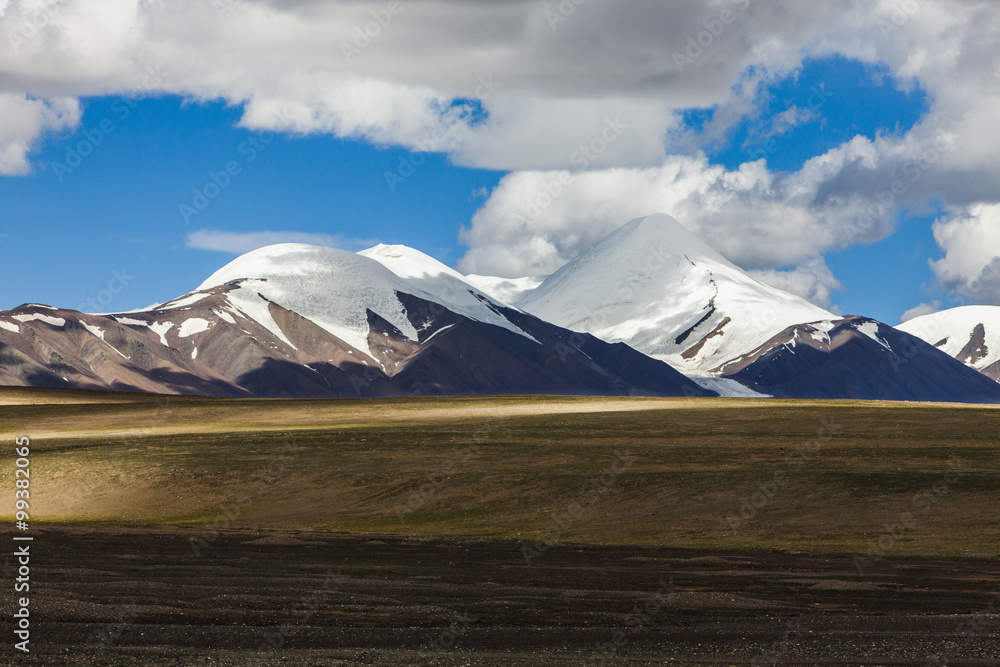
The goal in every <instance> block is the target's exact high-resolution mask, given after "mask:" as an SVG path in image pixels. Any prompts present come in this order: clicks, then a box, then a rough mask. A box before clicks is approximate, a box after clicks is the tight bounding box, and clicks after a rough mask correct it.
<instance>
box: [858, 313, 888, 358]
mask: <svg viewBox="0 0 1000 667" xmlns="http://www.w3.org/2000/svg"><path fill="white" fill-rule="evenodd" d="M854 328H855V329H856V330H857V331H858V333H861V334H864V335H865V336H868V337H869V338H871V339H872V340H873V341H875V342H876V343H878V344H879V345H881V346H882V347H884V348H885V349H887V350H889V351H890V352H891V351H892V346H891V345H889V343H887V342H886V340H885V339H884V338H882V334H881V333H879V330H878V322H875V321H874V320H868V321H867V322H863V323H861V324H858V325H856V326H855V327H854Z"/></svg>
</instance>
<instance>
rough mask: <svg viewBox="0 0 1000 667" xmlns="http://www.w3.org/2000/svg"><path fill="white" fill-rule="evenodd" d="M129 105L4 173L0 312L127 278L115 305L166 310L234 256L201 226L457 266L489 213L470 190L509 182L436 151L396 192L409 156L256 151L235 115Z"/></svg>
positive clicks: (284, 141)
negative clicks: (410, 251) (234, 169)
mask: <svg viewBox="0 0 1000 667" xmlns="http://www.w3.org/2000/svg"><path fill="white" fill-rule="evenodd" d="M123 99H126V98H118V97H112V98H103V97H102V98H96V99H90V100H87V101H86V105H85V111H84V115H83V120H82V123H81V126H80V129H79V130H77V131H75V132H67V133H64V134H63V135H61V136H58V137H53V138H52V139H51V140H50V141H47V142H46V143H45V145H44V146H42V147H41V150H40V151H38V154H37V156H36V157H35V164H36V167H35V169H34V170H33V172H32V173H31V174H29V175H27V176H19V177H7V178H2V177H0V200H2V201H4V202H5V203H6V205H5V206H4V207H3V210H2V212H0V230H3V232H4V233H6V234H7V237H6V238H5V239H3V247H4V249H5V251H6V252H5V253H4V254H5V257H6V261H5V263H4V267H3V272H4V276H3V284H4V285H5V288H4V291H3V303H2V304H0V308H3V309H9V308H11V307H14V306H17V305H20V304H21V303H26V302H41V303H46V304H54V305H58V306H61V307H69V308H75V307H76V306H77V305H78V304H80V303H81V302H85V301H86V300H87V299H89V298H94V296H95V295H96V294H97V293H98V292H100V291H101V290H103V289H105V288H106V287H107V283H108V282H109V280H111V278H112V271H113V270H120V269H123V268H124V269H126V270H127V273H128V274H129V275H134V276H135V279H134V280H133V281H130V284H129V285H128V287H127V289H126V290H124V291H122V292H121V293H120V294H118V295H117V296H116V297H115V300H114V302H113V304H109V305H108V306H107V307H108V308H109V309H112V310H117V309H123V310H128V309H133V308H139V307H143V306H146V305H149V304H151V303H156V302H163V301H166V300H169V299H171V298H173V297H175V296H177V295H180V294H184V293H186V292H188V291H190V290H192V289H194V288H195V287H197V286H198V284H199V283H201V281H202V280H204V279H205V278H207V277H208V276H209V275H211V274H212V273H213V272H214V271H215V270H216V269H218V268H220V267H221V266H222V265H223V264H225V263H226V262H228V261H229V260H230V259H232V257H233V255H232V254H228V253H224V252H218V251H208V250H200V249H196V248H191V247H188V246H187V245H186V240H187V237H188V235H189V234H191V233H193V232H195V231H197V230H202V229H208V230H216V231H224V232H238V233H246V232H264V231H286V230H293V231H296V232H304V233H309V234H326V235H330V236H332V237H342V238H343V240H344V241H345V244H344V245H345V247H347V248H349V249H352V250H360V249H362V248H363V247H368V245H371V244H374V243H376V242H385V243H403V244H406V245H410V246H413V247H416V248H420V249H421V250H423V251H425V252H427V253H428V254H431V255H434V256H435V257H438V258H440V259H442V260H443V261H446V262H454V260H455V259H457V257H458V254H459V248H458V244H457V230H458V228H459V226H460V225H462V224H463V223H467V222H468V220H469V218H470V217H471V216H472V213H473V212H474V211H475V209H476V208H477V207H478V206H479V205H480V204H481V203H482V198H481V195H476V196H474V195H473V193H475V192H477V191H480V190H481V189H482V188H487V189H490V188H492V187H493V186H495V185H496V183H497V181H498V180H499V178H500V176H501V174H500V173H497V172H490V171H484V170H480V169H464V168H457V167H454V166H451V165H449V164H448V160H447V158H445V157H444V156H442V155H440V154H429V155H427V156H426V162H425V163H424V164H423V165H421V166H420V168H419V169H416V170H415V172H414V174H413V175H412V176H411V177H410V178H408V179H407V180H406V181H405V182H404V183H402V184H398V185H396V188H395V192H392V191H390V188H389V186H388V185H387V183H386V179H385V173H386V172H387V171H391V172H395V171H397V170H398V168H399V164H400V163H399V161H400V159H406V158H408V157H410V155H411V153H409V152H408V151H405V150H401V149H387V148H378V147H374V146H372V145H369V144H366V143H363V142H359V141H351V140H344V139H337V138H333V137H329V136H309V137H295V136H289V135H284V134H277V135H276V136H275V137H274V139H273V140H271V141H270V143H267V144H264V143H260V140H258V143H260V145H261V146H263V148H262V149H261V150H258V149H256V148H255V147H254V145H253V144H252V143H250V142H251V140H252V139H254V137H256V136H258V132H257V131H249V130H245V129H241V128H239V127H237V123H238V121H239V118H240V110H239V109H234V108H227V107H226V106H225V105H224V104H222V103H209V104H185V103H183V101H182V100H181V99H179V98H177V97H175V96H171V97H163V98H157V99H143V100H136V101H135V102H134V103H135V108H134V109H132V108H131V106H129V105H126V104H125V103H124V102H123ZM126 110H127V111H128V112H129V113H128V116H127V117H124V118H122V116H124V114H125V111H126ZM105 119H111V121H112V122H113V123H114V127H115V129H114V130H113V131H112V132H110V133H109V134H107V136H106V137H105V138H103V139H102V140H101V142H100V145H98V146H96V147H95V148H94V150H93V152H92V153H90V154H89V155H87V156H86V157H85V158H83V159H82V160H81V163H80V164H79V166H77V167H75V168H74V169H73V170H72V171H71V172H69V173H65V172H62V171H61V170H59V169H58V168H57V167H56V166H55V163H60V164H63V165H65V164H67V160H68V155H69V151H70V150H72V149H75V148H77V147H79V145H80V143H81V142H86V143H88V144H89V143H93V142H92V141H90V139H93V138H95V137H96V136H97V135H96V134H94V132H95V131H99V129H100V125H101V122H102V121H103V120H105ZM88 132H89V133H90V139H88V136H87V133H88ZM102 134H103V133H102ZM261 139H266V136H265V137H261ZM241 145H242V146H243V147H244V152H243V153H240V150H239V149H240V146H241ZM85 150H86V149H85ZM232 161H235V162H237V163H238V165H239V167H240V171H239V173H238V174H237V175H236V176H234V177H232V178H231V181H230V183H229V185H228V186H227V187H225V188H224V189H221V192H220V193H219V195H218V196H217V197H216V198H214V199H212V200H211V201H210V203H209V205H208V206H207V207H206V208H205V209H204V210H202V211H199V212H198V213H197V215H190V216H189V219H188V220H185V219H184V217H183V215H182V213H181V212H180V205H181V204H191V203H192V201H193V199H194V197H195V194H194V192H193V191H194V190H195V189H199V190H202V189H204V187H205V185H206V184H208V183H211V174H212V173H215V174H219V173H222V172H224V171H225V168H226V165H227V164H228V163H229V162H232ZM71 164H72V162H71ZM56 170H58V171H60V173H59V174H57V173H55V172H56ZM60 176H61V177H62V178H61V180H60ZM220 180H223V179H222V178H220ZM192 208H193V206H192ZM355 239H356V240H357V242H353V243H352V242H351V241H353V240H355ZM335 240H338V239H335ZM366 244H368V245H366ZM105 296H106V295H105Z"/></svg>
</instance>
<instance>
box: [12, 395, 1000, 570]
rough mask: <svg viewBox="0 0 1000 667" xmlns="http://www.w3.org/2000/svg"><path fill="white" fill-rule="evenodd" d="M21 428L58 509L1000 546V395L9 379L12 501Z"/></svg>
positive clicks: (194, 526)
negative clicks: (230, 396) (360, 395)
mask: <svg viewBox="0 0 1000 667" xmlns="http://www.w3.org/2000/svg"><path fill="white" fill-rule="evenodd" d="M16 436H29V437H30V438H31V457H30V458H31V509H30V513H31V518H32V520H33V521H34V522H42V523H44V522H50V523H55V522H58V523H103V524H126V525H173V526H183V527H188V528H190V529H191V530H192V531H193V532H194V533H199V532H202V533H203V532H205V531H207V530H214V529H215V528H274V529H294V530H317V531H334V532H351V533H375V534H415V535H441V536H465V537H490V538H515V539H521V540H525V541H527V542H535V541H536V540H537V541H538V544H539V545H543V548H544V545H546V544H548V543H552V544H560V543H573V542H588V543H601V544H641V545H663V546H669V547H679V548H693V549H715V550H734V551H754V550H786V551H803V552H817V553H853V554H863V553H864V552H866V551H867V550H869V549H871V548H877V549H878V552H879V553H880V554H881V555H883V557H886V558H889V557H892V556H903V555H940V556H980V557H981V556H987V557H992V556H996V555H997V554H998V553H1000V502H998V499H1000V410H997V409H996V408H995V407H986V406H983V407H980V406H960V405H931V404H906V403H888V402H886V403H882V402H878V403H866V402H855V401H786V400H764V399H760V400H757V399H697V398H684V399H656V398H587V397H543V396H530V397H501V398H468V397H465V398H416V399H393V400H373V401H362V400H357V401H355V400H339V401H326V400H219V399H203V398H189V397H164V396H148V395H133V394H109V393H98V392H65V391H50V390H28V389H0V439H2V440H3V441H5V442H8V443H9V447H8V448H7V451H8V455H7V456H4V457H2V458H0V485H2V487H3V488H4V489H5V490H6V491H5V492H4V493H3V494H2V495H3V497H5V498H8V502H6V503H5V504H4V505H5V506H4V507H0V518H4V519H5V520H6V519H12V518H13V509H14V502H13V489H14V479H13V476H14V466H15V463H14V459H15V456H14V452H13V449H14V438H15V437H16ZM741 511H742V517H741V516H740V514H741ZM879 540H881V545H880V546H877V547H876V544H877V542H878V541H879Z"/></svg>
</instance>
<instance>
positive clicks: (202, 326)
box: [178, 317, 212, 338]
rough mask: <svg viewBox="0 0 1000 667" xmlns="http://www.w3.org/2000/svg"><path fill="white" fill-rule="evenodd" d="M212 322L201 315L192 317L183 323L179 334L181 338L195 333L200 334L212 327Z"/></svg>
mask: <svg viewBox="0 0 1000 667" xmlns="http://www.w3.org/2000/svg"><path fill="white" fill-rule="evenodd" d="M211 326H212V325H211V323H210V322H209V321H208V320H205V319H202V318H200V317H192V318H191V319H189V320H186V321H185V322H184V324H182V325H181V328H180V331H179V332H178V335H179V336H180V337H181V338H187V337H188V336H193V335H195V334H200V333H202V332H204V331H208V330H209V328H210V327H211Z"/></svg>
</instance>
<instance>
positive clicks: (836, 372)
mask: <svg viewBox="0 0 1000 667" xmlns="http://www.w3.org/2000/svg"><path fill="white" fill-rule="evenodd" d="M719 370H720V371H721V372H722V373H723V374H724V375H725V377H728V378H731V379H734V380H737V381H739V382H741V383H743V384H746V385H747V386H749V387H751V388H753V389H755V390H757V391H760V392H763V393H767V394H771V395H773V396H780V397H787V398H854V399H883V400H903V401H946V402H949V401H950V402H966V403H1000V384H998V383H996V382H993V381H992V380H990V379H989V378H987V377H985V376H983V375H982V374H980V373H978V372H976V371H974V370H973V369H971V368H969V367H967V366H965V365H963V364H961V363H959V362H958V361H956V360H955V359H953V358H951V357H949V356H948V355H947V354H944V353H942V352H941V351H940V350H937V349H935V348H934V347H933V346H932V345H930V344H928V343H926V342H924V341H922V340H920V339H919V338H917V337H915V336H911V335H910V334H907V333H905V332H902V331H898V330H897V329H894V328H892V327H890V326H888V325H885V324H882V323H880V322H876V321H875V320H870V319H867V318H862V317H847V318H843V319H840V320H833V321H824V322H814V323H811V324H801V325H796V326H793V327H789V328H788V329H786V330H785V331H783V332H781V333H780V334H778V335H777V336H775V337H774V338H772V339H771V340H769V341H768V342H767V343H765V344H764V345H762V346H760V347H759V348H758V349H756V350H754V351H753V352H751V353H749V354H747V355H745V356H744V357H742V358H740V359H737V360H734V361H733V362H730V363H728V364H725V365H724V366H723V367H721V368H720V369H719Z"/></svg>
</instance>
